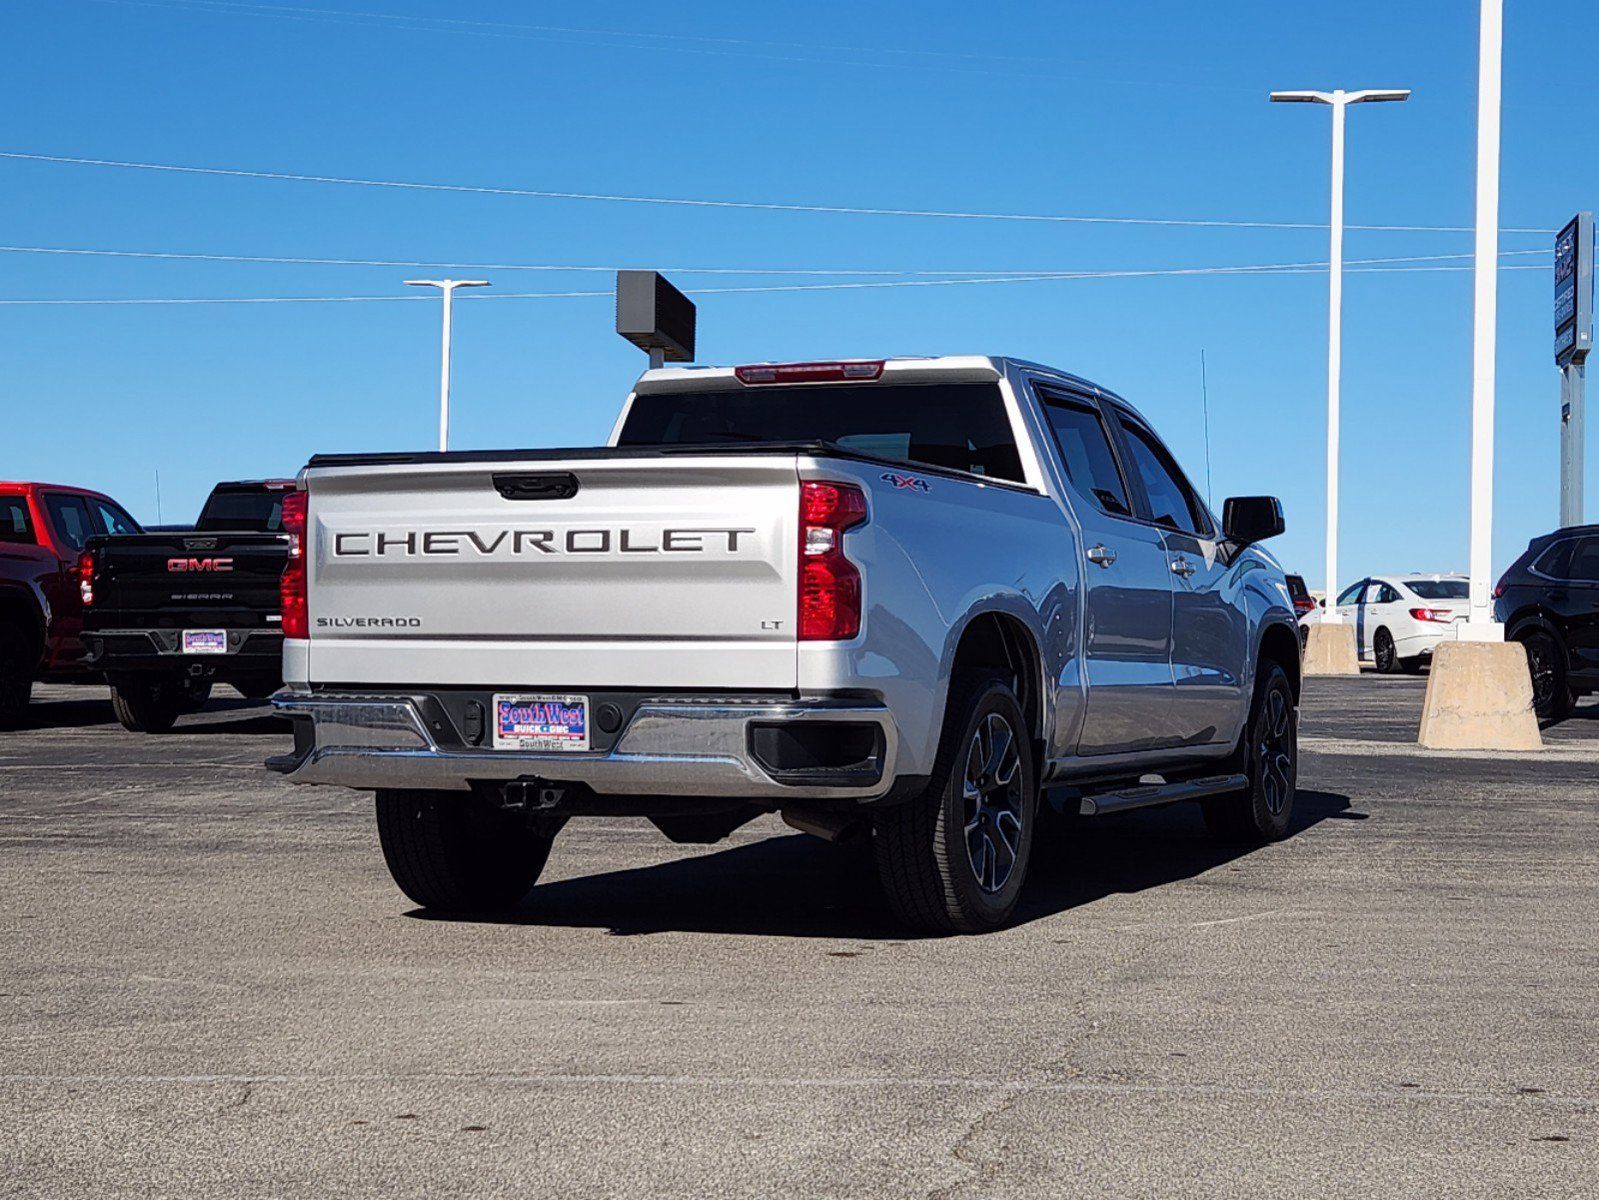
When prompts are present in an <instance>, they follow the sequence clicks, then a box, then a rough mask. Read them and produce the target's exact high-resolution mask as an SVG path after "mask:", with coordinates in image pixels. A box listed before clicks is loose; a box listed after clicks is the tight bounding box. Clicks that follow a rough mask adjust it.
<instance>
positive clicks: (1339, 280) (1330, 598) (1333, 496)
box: [1271, 88, 1410, 625]
mask: <svg viewBox="0 0 1599 1200" xmlns="http://www.w3.org/2000/svg"><path fill="white" fill-rule="evenodd" d="M1409 97H1410V89H1409V88H1367V89H1365V90H1364V91H1359V92H1346V91H1343V90H1342V89H1339V90H1338V91H1333V92H1308V91H1307V92H1273V93H1272V94H1271V99H1272V103H1273V104H1326V105H1330V106H1331V107H1332V117H1333V119H1332V217H1331V220H1330V222H1329V225H1330V227H1331V238H1330V245H1329V251H1328V256H1327V257H1328V272H1327V276H1328V285H1327V576H1326V579H1327V583H1326V587H1327V598H1326V601H1325V604H1326V609H1325V611H1324V612H1323V614H1322V620H1324V621H1326V622H1328V623H1329V624H1334V625H1336V624H1338V623H1339V621H1340V620H1341V617H1340V616H1339V613H1338V583H1337V578H1338V401H1339V389H1340V384H1341V376H1342V371H1343V318H1344V314H1343V307H1344V109H1346V108H1348V107H1349V105H1351V104H1377V103H1382V102H1384V101H1395V100H1406V99H1408V98H1409Z"/></svg>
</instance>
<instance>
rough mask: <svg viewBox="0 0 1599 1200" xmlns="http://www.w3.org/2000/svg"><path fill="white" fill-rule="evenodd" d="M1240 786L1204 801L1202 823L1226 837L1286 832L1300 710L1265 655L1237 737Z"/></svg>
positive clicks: (1267, 838)
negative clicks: (1243, 781)
mask: <svg viewBox="0 0 1599 1200" xmlns="http://www.w3.org/2000/svg"><path fill="white" fill-rule="evenodd" d="M1235 761H1237V762H1239V763H1240V767H1239V769H1240V770H1242V771H1243V773H1244V775H1245V776H1246V777H1247V778H1248V780H1249V782H1248V783H1247V784H1246V785H1245V787H1244V789H1243V790H1242V791H1240V792H1234V793H1232V794H1231V795H1227V796H1217V797H1215V798H1213V799H1210V800H1206V801H1203V802H1202V803H1203V807H1204V811H1205V824H1206V825H1207V826H1208V827H1209V828H1210V831H1211V832H1212V833H1213V834H1215V835H1216V836H1217V837H1219V838H1222V839H1223V840H1225V841H1229V842H1239V843H1244V844H1252V845H1258V844H1260V843H1262V842H1275V841H1279V840H1281V839H1282V838H1285V837H1287V836H1288V827H1289V824H1290V823H1291V822H1292V820H1293V816H1294V791H1295V787H1296V782H1297V779H1298V774H1299V714H1298V712H1297V711H1296V710H1295V706H1294V692H1293V688H1292V687H1291V686H1290V685H1289V683H1288V675H1287V673H1286V672H1285V671H1284V670H1283V669H1282V666H1281V665H1280V664H1278V663H1276V662H1273V661H1272V660H1270V659H1267V660H1264V661H1262V662H1261V664H1260V669H1259V672H1258V673H1257V675H1256V677H1255V699H1254V702H1253V704H1251V705H1250V709H1249V720H1248V722H1247V723H1246V724H1245V725H1244V732H1243V736H1242V737H1241V738H1240V739H1239V746H1238V751H1237V758H1236V759H1235Z"/></svg>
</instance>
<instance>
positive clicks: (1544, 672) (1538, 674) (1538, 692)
mask: <svg viewBox="0 0 1599 1200" xmlns="http://www.w3.org/2000/svg"><path fill="white" fill-rule="evenodd" d="M1523 645H1524V646H1525V647H1526V650H1527V667H1528V669H1529V670H1530V671H1531V673H1532V702H1533V705H1534V706H1535V707H1536V708H1538V709H1539V710H1540V711H1542V710H1544V709H1547V708H1548V706H1549V703H1550V701H1551V700H1553V699H1554V694H1555V660H1554V655H1553V654H1552V653H1550V649H1551V647H1550V644H1549V641H1548V639H1546V638H1541V637H1533V638H1528V639H1527V640H1526V642H1524V643H1523Z"/></svg>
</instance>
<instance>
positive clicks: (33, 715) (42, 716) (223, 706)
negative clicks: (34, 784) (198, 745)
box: [7, 693, 289, 735]
mask: <svg viewBox="0 0 1599 1200" xmlns="http://www.w3.org/2000/svg"><path fill="white" fill-rule="evenodd" d="M116 723H117V717H116V713H114V712H112V710H111V699H110V697H109V696H104V695H102V696H97V697H88V696H85V697H83V698H81V699H80V698H77V697H74V698H72V699H70V700H34V701H33V702H32V703H31V704H29V705H28V707H27V708H26V709H25V710H24V712H23V718H22V720H21V721H20V722H19V723H18V724H17V725H16V727H15V728H14V729H11V730H8V731H7V732H10V733H23V732H30V731H34V730H41V729H91V728H93V727H94V726H96V725H110V726H115V725H116ZM288 731H289V722H288V720H287V718H284V717H279V716H277V715H276V714H275V713H274V712H273V711H272V709H270V708H268V707H266V705H265V704H264V703H263V702H262V701H260V700H245V699H242V698H239V697H236V696H234V695H233V694H232V693H229V694H228V695H226V696H219V697H218V698H216V699H214V700H208V701H207V702H206V705H205V707H204V708H203V709H201V710H200V711H199V712H197V713H189V714H186V715H184V716H182V717H179V718H178V723H177V725H176V726H175V727H174V732H176V733H180V734H182V733H200V734H206V733H229V734H241V735H242V734H276V735H282V734H284V733H287V732H288Z"/></svg>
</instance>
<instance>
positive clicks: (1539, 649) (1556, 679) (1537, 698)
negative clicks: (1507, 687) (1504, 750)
mask: <svg viewBox="0 0 1599 1200" xmlns="http://www.w3.org/2000/svg"><path fill="white" fill-rule="evenodd" d="M1517 640H1518V641H1520V642H1521V644H1522V647H1523V648H1524V649H1525V650H1526V651H1527V670H1528V671H1529V672H1530V673H1531V675H1532V707H1533V709H1534V710H1535V711H1536V712H1537V714H1538V716H1539V717H1540V718H1542V719H1543V720H1545V721H1558V720H1560V718H1562V717H1564V716H1566V715H1567V714H1568V713H1569V712H1571V708H1572V705H1573V704H1574V703H1575V702H1576V699H1575V697H1573V696H1572V694H1571V684H1570V683H1569V682H1567V679H1566V652H1565V649H1564V648H1563V647H1562V646H1561V645H1560V643H1559V642H1557V641H1556V640H1555V639H1554V637H1553V635H1551V634H1548V633H1545V632H1543V631H1542V630H1534V631H1533V632H1531V633H1529V634H1527V635H1525V636H1524V637H1521V638H1519V639H1517Z"/></svg>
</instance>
